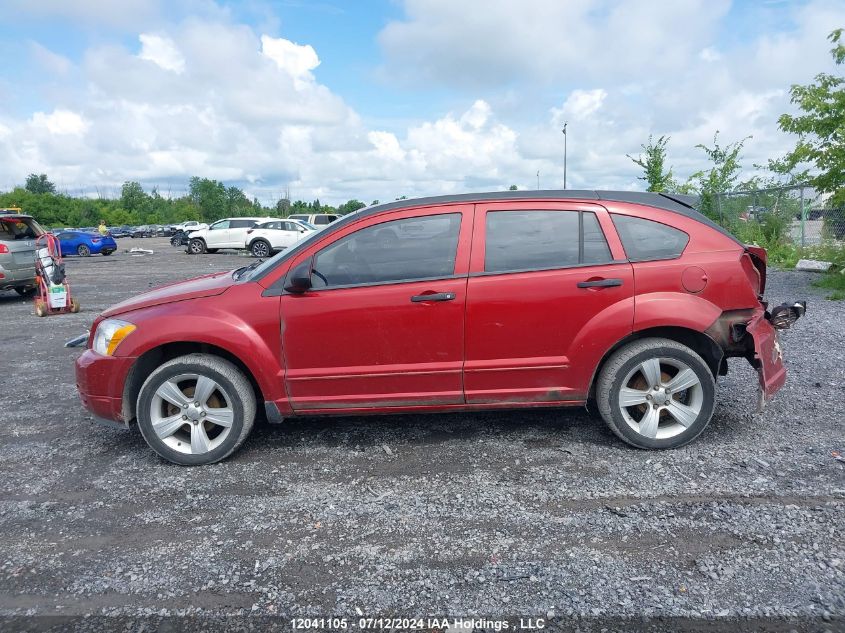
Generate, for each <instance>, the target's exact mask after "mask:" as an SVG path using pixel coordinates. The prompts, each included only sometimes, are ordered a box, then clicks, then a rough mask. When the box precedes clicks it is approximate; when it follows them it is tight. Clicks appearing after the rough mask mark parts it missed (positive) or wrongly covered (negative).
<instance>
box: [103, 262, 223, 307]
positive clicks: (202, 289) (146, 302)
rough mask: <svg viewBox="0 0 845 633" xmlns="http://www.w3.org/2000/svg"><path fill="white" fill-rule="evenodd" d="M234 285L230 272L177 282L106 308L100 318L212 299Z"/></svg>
mask: <svg viewBox="0 0 845 633" xmlns="http://www.w3.org/2000/svg"><path fill="white" fill-rule="evenodd" d="M234 283H235V282H234V280H233V279H232V272H231V271H226V272H222V273H213V274H211V275H203V276H202V277H195V278H193V279H188V280H186V281H179V282H176V283H172V284H168V285H166V286H159V287H158V288H153V289H152V290H148V291H147V292H145V293H143V294H140V295H137V296H135V297H131V298H129V299H126V300H125V301H121V302H120V303H117V304H115V305H113V306H111V307H110V308H107V309H106V310H105V311H104V312H103V314H102V315H101V316H102V317H104V318H105V317H112V316H116V315H118V314H124V313H126V312H131V311H132V310H140V309H142V308H151V307H153V306H157V305H162V304H164V303H173V302H175V301H185V300H187V299H199V298H201V297H213V296H215V295H219V294H222V293H223V292H225V291H226V289H227V288H229V287H230V286H232V284H234Z"/></svg>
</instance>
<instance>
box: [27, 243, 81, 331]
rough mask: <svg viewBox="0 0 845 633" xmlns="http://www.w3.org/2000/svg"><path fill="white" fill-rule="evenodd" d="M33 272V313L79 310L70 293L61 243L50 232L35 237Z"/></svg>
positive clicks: (44, 314)
mask: <svg viewBox="0 0 845 633" xmlns="http://www.w3.org/2000/svg"><path fill="white" fill-rule="evenodd" d="M35 272H36V274H37V277H38V296H37V297H36V298H35V314H37V315H38V316H40V317H43V316H47V315H48V314H65V313H67V312H79V302H78V301H77V300H76V299H74V298H73V297H71V294H70V284H68V282H67V276H66V275H65V265H64V263H63V262H62V249H61V245H60V244H59V240H58V238H56V236H55V235H53V234H52V233H44V235H39V236H38V237H37V238H36V239H35Z"/></svg>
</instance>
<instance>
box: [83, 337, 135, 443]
mask: <svg viewBox="0 0 845 633" xmlns="http://www.w3.org/2000/svg"><path fill="white" fill-rule="evenodd" d="M134 361H135V359H134V358H131V357H126V356H123V357H121V356H103V355H102V354H97V353H96V352H94V351H93V350H90V349H87V350H85V352H83V353H82V356H80V357H79V358H78V359H77V360H76V389H77V391H78V392H79V399H80V400H81V401H82V406H84V407H85V408H86V409H88V411H90V412H91V413H92V414H93V415H94V418H95V419H96V420H97V421H98V422H104V423H107V424H109V425H110V426H112V425H115V426H118V427H125V426H126V423H127V422H128V420H125V419H124V416H123V385H124V383H125V380H126V376H127V374H128V373H129V369H130V367H132V364H133V363H134Z"/></svg>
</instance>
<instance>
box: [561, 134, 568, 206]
mask: <svg viewBox="0 0 845 633" xmlns="http://www.w3.org/2000/svg"><path fill="white" fill-rule="evenodd" d="M568 124H569V122H568V121H564V122H563V129H562V130H561V132H563V188H564V189H566V139H567V135H566V126H567V125H568Z"/></svg>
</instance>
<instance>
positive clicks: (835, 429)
mask: <svg viewBox="0 0 845 633" xmlns="http://www.w3.org/2000/svg"><path fill="white" fill-rule="evenodd" d="M139 242H140V243H141V244H142V245H144V246H147V247H151V248H153V249H155V251H156V253H155V254H154V255H151V256H147V257H132V256H130V255H127V254H125V253H123V252H118V253H116V254H115V255H113V256H111V257H107V258H105V257H91V258H88V259H80V258H73V259H68V260H67V268H68V273H69V278H70V281H71V283H72V285H73V288H74V290H75V294H76V296H77V297H78V298H79V299H80V301H81V303H82V306H83V311H82V313H80V314H78V315H65V316H59V317H50V318H47V319H38V318H36V317H35V316H33V314H32V303H31V301H25V300H22V299H20V298H18V297H17V295H15V294H12V293H0V324H2V331H3V337H2V339H3V343H2V351H0V411H2V414H3V416H2V418H3V424H2V426H0V438H2V440H0V482H2V484H1V485H0V543H2V547H0V615H2V616H7V618H8V617H11V616H21V615H39V616H63V617H70V616H75V615H81V614H92V615H97V616H127V617H130V618H136V617H141V616H176V615H180V616H181V615H194V616H208V615H217V616H219V615H243V614H252V615H253V616H260V615H265V616H278V615H283V616H298V615H303V616H304V615H312V616H328V615H332V614H335V615H342V616H347V617H349V618H351V619H352V620H354V621H356V622H357V619H358V617H359V616H360V615H361V614H364V616H398V615H402V616H414V617H423V616H463V615H467V616H469V615H474V616H485V617H488V618H492V617H496V616H509V617H515V616H526V617H535V618H536V617H543V618H546V617H550V616H553V619H554V621H556V622H557V623H558V626H560V627H563V628H566V627H568V626H570V625H571V624H572V623H573V622H574V623H576V624H577V626H578V627H580V629H581V630H629V629H630V628H638V627H646V626H656V627H657V628H655V629H654V630H664V628H665V630H679V629H686V628H690V627H693V628H695V627H698V628H696V629H695V630H702V631H705V630H706V631H711V630H719V631H722V630H724V631H732V630H758V628H765V630H772V631H790V630H831V631H836V630H843V627H845V619H843V618H845V545H844V544H843V537H842V534H843V529H842V526H843V523H845V508H843V499H845V463H843V462H842V461H840V460H838V459H836V457H835V451H842V453H843V455H845V434H844V433H843V416H845V387H843V385H844V384H845V381H844V380H843V379H845V304H843V303H841V302H840V303H835V302H830V301H827V300H825V299H824V298H823V297H822V295H821V294H820V293H819V292H818V291H817V290H815V289H814V288H812V287H811V286H810V285H809V281H810V280H811V279H812V277H811V276H810V275H808V274H806V273H804V274H802V273H792V272H774V271H773V272H771V273H770V278H769V288H768V292H767V295H768V298H769V299H770V300H771V301H772V302H778V303H779V302H780V301H782V300H786V299H793V298H808V299H809V301H810V303H809V309H808V314H807V316H806V318H804V319H802V320H801V321H800V322H799V324H798V325H797V327H796V328H795V329H794V330H792V331H789V332H787V333H786V334H785V335H784V336H783V337H782V344H783V348H784V354H785V357H786V359H787V363H788V369H789V372H790V376H789V380H788V382H787V385H786V387H784V389H783V390H782V391H781V392H780V393H779V394H778V396H777V397H776V399H775V400H774V402H772V404H771V405H770V407H769V409H768V410H767V411H766V412H765V414H763V415H759V414H756V413H754V412H753V409H754V403H755V384H756V376H755V374H754V373H753V371H752V370H751V368H750V367H749V366H748V365H747V363H746V362H745V361H744V360H735V361H732V362H731V366H730V370H731V371H730V374H729V376H727V378H725V379H722V381H721V382H720V385H719V388H718V396H719V400H720V403H719V405H718V407H717V411H716V414H715V416H714V418H713V421H712V422H711V424H710V426H709V428H708V429H707V430H706V431H705V433H704V434H703V435H702V436H701V438H700V439H698V440H697V441H696V442H694V443H693V444H692V445H690V446H687V447H685V448H683V449H680V450H676V451H669V452H643V451H637V450H633V449H631V448H628V447H626V446H625V445H623V444H622V443H621V442H620V441H619V440H617V439H616V438H615V437H614V436H613V435H612V433H611V432H610V431H609V430H608V429H607V428H606V427H605V426H604V425H603V424H602V423H600V422H597V421H595V420H593V419H592V418H590V417H589V416H588V415H587V414H586V413H585V412H584V411H583V410H581V409H572V410H564V411H555V410H536V411H519V412H494V413H478V414H450V415H430V416H429V415H426V416H424V415H402V416H389V417H355V418H338V419H307V420H302V421H294V422H289V423H286V424H284V425H282V426H268V425H263V426H259V427H258V428H257V429H256V431H255V432H254V433H253V435H252V437H251V438H250V439H249V440H248V441H247V443H246V444H245V446H244V447H243V448H242V449H241V451H240V452H239V453H237V454H236V455H235V456H233V457H232V458H230V459H229V460H228V461H226V462H224V463H221V464H217V465H214V466H210V467H204V468H194V469H190V468H180V467H177V466H173V465H171V464H168V463H165V462H164V461H162V460H161V459H159V458H158V457H157V456H156V455H155V454H154V453H152V452H151V451H150V450H148V449H147V447H146V445H145V444H144V442H143V440H142V439H141V437H140V434H139V433H137V432H136V431H134V430H133V431H132V432H121V431H116V430H110V429H106V428H102V427H99V426H97V425H95V424H94V423H93V422H92V420H91V418H90V417H89V416H88V415H87V414H86V412H85V411H84V410H83V409H82V407H81V406H80V404H79V402H78V400H77V397H76V391H75V387H74V380H73V367H72V365H73V361H74V359H75V357H76V356H77V355H78V353H79V352H78V351H77V350H70V349H65V348H63V347H62V343H63V342H64V340H66V339H68V338H70V337H71V336H73V335H75V334H78V333H80V332H81V331H83V330H84V328H85V327H86V326H87V325H88V324H90V322H91V320H92V319H93V318H94V316H95V315H96V314H97V312H99V311H100V310H102V309H103V308H105V307H106V306H108V305H110V304H112V303H114V302H116V301H118V300H120V299H123V298H125V297H127V296H131V295H133V294H136V293H138V292H140V291H142V290H145V289H146V288H148V287H149V286H150V285H155V284H159V283H162V282H165V281H170V280H176V279H180V278H185V277H188V276H191V275H193V274H199V273H203V272H210V271H214V270H223V269H230V268H234V267H236V266H240V265H244V264H246V263H249V262H250V261H252V260H250V259H245V258H243V257H240V256H237V255H235V254H234V253H228V254H225V253H223V254H216V255H205V256H200V257H191V256H188V255H186V254H185V253H184V252H182V251H179V250H176V249H173V248H171V247H170V246H169V245H167V244H166V242H165V240H164V239H150V240H123V241H121V242H120V246H121V248H126V247H129V246H133V245H138V244H139ZM643 617H646V618H647V620H646V621H645V623H644V621H643V620H642V618H643ZM620 618H630V619H628V620H620ZM673 618H681V619H680V620H675V619H673ZM118 621H119V620H117V619H115V620H108V619H104V620H96V619H94V620H87V621H84V622H87V624H84V622H83V623H80V622H79V621H76V622H75V623H74V625H75V626H77V627H78V628H79V627H81V628H84V626H91V627H93V628H96V627H97V626H104V627H105V626H107V624H105V623H112V624H113V623H115V622H118ZM187 621H188V620H185V621H184V622H187ZM243 621H245V622H253V623H256V622H263V623H264V624H262V627H260V628H263V627H264V626H267V627H269V626H271V624H275V625H277V626H279V625H281V624H284V626H286V627H287V629H289V628H290V626H289V624H285V623H284V621H282V620H273V619H270V620H263V621H261V620H257V619H251V620H243ZM37 622H40V624H39V625H36V624H35V623H37ZM69 622H70V621H69V620H63V619H62V618H58V619H52V620H51V619H49V618H45V619H41V620H38V619H5V620H2V621H0V628H4V627H3V626H2V625H3V623H5V624H6V625H7V626H6V628H21V627H24V626H29V627H30V628H31V629H32V630H36V629H38V627H39V626H40V627H41V628H40V629H38V630H46V629H47V628H49V627H51V626H53V627H59V629H61V628H62V627H64V626H70V625H69V624H68V623H69ZM227 622H228V625H233V623H234V622H235V620H228V621H227ZM562 623H569V624H562ZM218 624H219V623H218ZM573 626H574V625H573ZM33 627H34V628H33ZM661 627H663V628H661ZM747 627H751V628H747Z"/></svg>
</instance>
